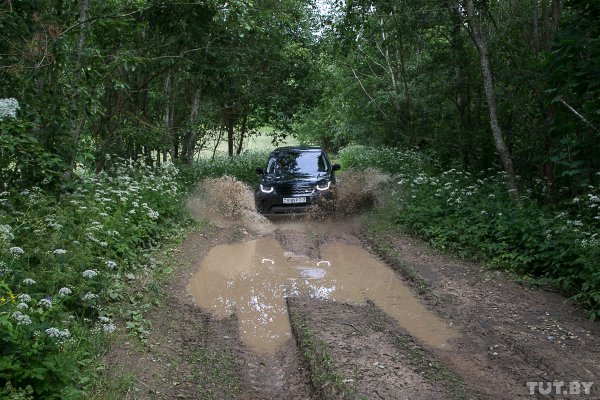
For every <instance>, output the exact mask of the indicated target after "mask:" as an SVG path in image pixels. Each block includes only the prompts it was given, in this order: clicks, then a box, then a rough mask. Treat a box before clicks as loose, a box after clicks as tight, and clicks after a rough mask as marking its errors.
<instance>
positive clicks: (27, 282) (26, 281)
mask: <svg viewBox="0 0 600 400" xmlns="http://www.w3.org/2000/svg"><path fill="white" fill-rule="evenodd" d="M36 283H37V282H36V281H34V280H33V279H31V278H25V279H23V284H25V285H35V284H36Z"/></svg>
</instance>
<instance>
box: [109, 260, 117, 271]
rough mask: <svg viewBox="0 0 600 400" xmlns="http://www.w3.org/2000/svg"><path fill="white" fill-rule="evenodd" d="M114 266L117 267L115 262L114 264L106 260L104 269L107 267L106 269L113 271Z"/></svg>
mask: <svg viewBox="0 0 600 400" xmlns="http://www.w3.org/2000/svg"><path fill="white" fill-rule="evenodd" d="M116 266H117V263H116V262H114V261H110V260H108V261H107V262H106V267H107V268H108V269H114V268H115V267H116Z"/></svg>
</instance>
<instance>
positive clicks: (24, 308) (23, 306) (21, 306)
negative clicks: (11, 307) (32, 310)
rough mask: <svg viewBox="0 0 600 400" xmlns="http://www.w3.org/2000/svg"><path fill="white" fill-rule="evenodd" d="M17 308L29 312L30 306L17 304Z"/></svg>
mask: <svg viewBox="0 0 600 400" xmlns="http://www.w3.org/2000/svg"><path fill="white" fill-rule="evenodd" d="M17 308H18V309H19V310H27V309H28V308H29V306H28V305H27V303H19V304H17Z"/></svg>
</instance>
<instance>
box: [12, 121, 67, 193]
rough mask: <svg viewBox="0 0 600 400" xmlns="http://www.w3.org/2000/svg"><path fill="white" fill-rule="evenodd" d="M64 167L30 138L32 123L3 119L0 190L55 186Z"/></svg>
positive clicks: (36, 141) (57, 159) (57, 158)
mask: <svg viewBox="0 0 600 400" xmlns="http://www.w3.org/2000/svg"><path fill="white" fill-rule="evenodd" d="M63 167H64V165H63V163H62V161H61V160H60V158H59V157H57V156H56V155H53V154H52V153H50V152H48V151H47V150H46V149H45V148H44V147H43V146H42V145H41V144H40V142H39V141H38V140H37V139H36V138H35V137H34V136H32V135H31V124H28V123H25V122H22V121H19V120H15V119H6V120H0V190H7V189H9V188H15V189H18V188H28V187H31V186H46V187H55V186H56V185H57V184H58V183H59V182H60V179H61V175H60V174H61V172H62V169H63Z"/></svg>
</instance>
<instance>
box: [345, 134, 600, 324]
mask: <svg viewBox="0 0 600 400" xmlns="http://www.w3.org/2000/svg"><path fill="white" fill-rule="evenodd" d="M339 158H340V160H341V162H342V164H343V165H345V166H346V167H354V168H359V169H361V168H372V167H373V166H375V167H377V168H380V169H381V170H382V171H385V172H388V173H390V174H392V175H393V180H392V183H391V184H390V185H389V186H388V187H387V190H388V191H389V193H390V197H389V200H388V202H386V204H385V208H382V209H380V210H377V211H376V212H379V213H381V214H383V215H384V217H383V218H380V219H378V221H379V222H381V220H382V219H383V220H384V221H387V225H388V227H389V221H393V223H394V224H395V225H396V226H397V227H400V228H402V229H403V230H405V231H408V232H410V233H414V234H416V235H418V236H421V237H422V238H424V239H426V240H428V241H429V243H431V244H432V245H433V246H434V247H436V248H438V249H441V250H449V251H452V252H455V253H457V254H459V255H460V256H462V257H466V258H470V259H475V260H481V261H485V262H486V263H488V264H489V265H490V266H493V267H498V268H504V269H507V270H510V271H513V272H515V273H517V274H519V275H521V276H527V277H529V278H531V280H532V283H535V284H539V285H544V286H554V287H556V288H559V289H560V290H562V291H563V292H564V293H567V294H568V295H571V296H573V298H574V299H575V300H577V301H579V302H581V303H582V304H583V305H584V307H585V308H586V309H587V310H588V311H589V313H590V317H591V318H597V317H599V316H600V273H599V271H598V259H599V257H600V242H599V238H598V232H600V197H599V196H600V186H595V187H594V186H589V188H588V192H587V193H584V194H582V195H579V196H577V197H573V198H570V199H565V200H564V201H563V202H561V203H558V204H553V205H545V204H543V203H542V202H541V200H540V199H541V198H543V194H544V193H545V191H546V190H547V187H546V186H545V185H544V183H543V182H542V181H537V182H533V183H532V184H531V187H532V189H530V190H527V191H526V192H524V193H522V194H521V195H520V197H519V201H518V202H515V201H513V200H512V199H511V198H510V197H509V195H508V192H507V191H506V187H505V184H504V176H503V173H501V172H497V173H494V172H493V171H478V172H474V171H468V170H464V169H461V168H450V169H443V168H441V167H440V166H439V163H438V162H436V160H435V158H433V157H431V156H426V155H424V154H423V153H419V152H417V151H415V150H401V149H397V148H396V149H392V148H374V147H365V146H350V147H347V148H344V149H343V150H342V151H341V152H340V154H339ZM379 228H380V227H377V226H374V227H373V229H375V230H376V231H377V229H379ZM393 228H394V227H393V225H392V226H391V229H393Z"/></svg>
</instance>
